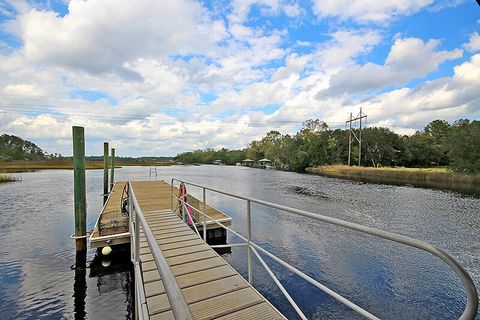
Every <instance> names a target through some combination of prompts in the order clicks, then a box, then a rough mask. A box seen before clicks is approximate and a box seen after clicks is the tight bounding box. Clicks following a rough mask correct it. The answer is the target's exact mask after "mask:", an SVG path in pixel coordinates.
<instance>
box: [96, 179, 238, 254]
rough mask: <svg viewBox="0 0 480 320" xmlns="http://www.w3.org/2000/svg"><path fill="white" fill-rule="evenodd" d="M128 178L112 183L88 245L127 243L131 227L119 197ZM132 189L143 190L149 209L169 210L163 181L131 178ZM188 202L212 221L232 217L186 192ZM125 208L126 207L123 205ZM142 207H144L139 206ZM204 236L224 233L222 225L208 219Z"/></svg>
mask: <svg viewBox="0 0 480 320" xmlns="http://www.w3.org/2000/svg"><path fill="white" fill-rule="evenodd" d="M126 185H127V182H125V181H121V182H116V183H115V184H114V185H113V188H112V191H111V192H110V194H109V196H108V199H107V201H106V203H105V205H104V206H103V208H102V211H101V212H100V215H99V217H98V219H97V222H96V223H95V227H94V228H93V231H92V233H91V235H90V247H91V248H103V247H105V246H106V245H110V246H111V245H118V244H126V243H130V231H129V228H128V215H127V214H126V212H125V210H123V211H122V197H123V199H124V198H125V197H126V190H125V187H126ZM134 185H135V190H138V193H139V194H142V195H144V194H146V198H145V200H148V201H146V202H145V203H144V206H145V209H144V210H147V211H148V210H150V209H152V208H154V209H155V210H172V208H171V205H172V202H171V198H172V197H171V196H170V193H171V191H172V190H171V186H170V185H169V184H168V183H166V182H164V181H137V182H134ZM174 192H175V194H176V195H178V188H174ZM176 202H177V201H174V203H173V205H174V208H173V211H174V212H175V213H177V214H180V213H179V209H178V208H177V204H176ZM188 203H189V204H191V205H192V206H193V207H195V208H197V209H201V210H202V211H203V212H205V213H207V214H208V215H209V216H210V217H212V218H213V219H214V220H215V221H217V222H220V223H222V224H223V225H225V226H227V227H228V226H230V225H231V221H232V218H230V217H229V216H228V215H226V214H225V213H223V212H221V211H219V210H217V209H215V208H213V207H211V206H208V205H205V204H204V203H203V202H201V201H199V200H198V199H196V198H195V197H193V196H189V198H188ZM124 209H125V208H124ZM142 210H143V207H142ZM197 221H199V222H198V223H197V228H198V230H200V231H202V230H203V220H202V217H197ZM206 225H207V230H208V233H207V239H209V238H215V237H218V236H220V237H223V236H225V230H224V229H223V228H221V227H220V226H219V225H218V224H217V223H215V222H214V221H212V220H210V219H207V221H206Z"/></svg>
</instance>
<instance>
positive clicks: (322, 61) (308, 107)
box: [0, 0, 480, 156]
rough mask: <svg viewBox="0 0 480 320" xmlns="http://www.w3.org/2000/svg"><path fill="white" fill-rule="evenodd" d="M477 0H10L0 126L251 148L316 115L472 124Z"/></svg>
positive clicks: (478, 87) (92, 137)
mask: <svg viewBox="0 0 480 320" xmlns="http://www.w3.org/2000/svg"><path fill="white" fill-rule="evenodd" d="M479 32H480V7H479V6H478V5H477V3H476V2H475V1H473V0H470V1H469V0H455V1H446V0H441V1H435V0H390V1H384V2H379V1H373V0H358V1H347V0H335V1H334V0H310V1H295V0H259V1H256V0H242V1H221V0H216V1H201V2H200V1H191V0H178V1H171V2H169V1H158V2H151V1H147V0H135V1H134V0H121V1H120V0H86V1H84V0H72V1H59V0H50V1H25V0H3V1H1V2H0V74H1V76H0V132H2V133H9V134H17V135H20V136H22V137H24V138H26V139H30V140H32V141H34V142H37V143H38V144H39V145H40V146H41V147H42V148H44V149H45V150H47V151H48V152H51V153H54V152H57V153H62V154H71V142H70V135H71V126H72V125H83V126H85V129H86V135H87V136H86V138H87V153H88V154H100V153H101V152H102V143H103V141H104V140H106V141H110V142H111V143H112V144H113V145H115V146H116V147H117V150H118V152H119V154H120V155H133V156H138V155H175V154H176V153H178V152H182V151H186V150H191V149H197V148H207V147H212V148H222V147H226V148H242V147H245V146H246V145H248V143H249V142H250V141H251V140H253V139H259V138H261V137H262V136H263V135H265V133H267V132H268V131H270V130H273V129H275V130H279V131H280V132H282V133H285V134H286V133H294V132H295V131H296V130H298V128H299V127H301V123H302V122H303V121H305V120H307V119H311V118H319V119H321V120H324V121H326V122H327V123H328V124H329V125H330V127H333V128H337V127H340V128H342V127H344V122H345V120H346V118H347V116H348V114H349V113H350V112H353V113H357V112H358V110H359V108H360V107H362V108H363V110H364V112H365V113H366V114H367V115H368V124H369V125H370V126H384V127H389V128H390V129H392V130H394V131H396V132H398V133H401V134H412V133H414V132H415V131H416V130H421V129H422V128H423V127H424V126H425V124H427V123H428V122H429V121H432V120H435V119H445V120H448V121H451V122H452V121H455V120H456V119H460V118H468V119H478V118H479V110H480V99H479V98H480V93H479V92H480V81H479V80H480V35H479Z"/></svg>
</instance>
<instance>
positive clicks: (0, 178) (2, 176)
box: [0, 172, 21, 183]
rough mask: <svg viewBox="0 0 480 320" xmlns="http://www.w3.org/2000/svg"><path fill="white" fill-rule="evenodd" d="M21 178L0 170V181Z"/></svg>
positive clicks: (11, 180)
mask: <svg viewBox="0 0 480 320" xmlns="http://www.w3.org/2000/svg"><path fill="white" fill-rule="evenodd" d="M20 179H21V178H20V176H17V175H12V174H10V173H6V172H0V183H4V182H13V181H19V180H20Z"/></svg>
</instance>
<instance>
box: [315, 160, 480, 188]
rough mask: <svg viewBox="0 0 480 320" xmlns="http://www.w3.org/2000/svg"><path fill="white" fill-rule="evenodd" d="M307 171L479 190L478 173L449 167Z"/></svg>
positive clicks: (330, 167)
mask: <svg viewBox="0 0 480 320" xmlns="http://www.w3.org/2000/svg"><path fill="white" fill-rule="evenodd" d="M307 172H309V173H315V174H321V175H325V176H331V177H337V178H345V179H351V180H357V181H365V182H374V183H385V184H413V185H419V186H426V187H434V188H448V189H455V190H457V189H460V190H463V189H465V190H473V191H476V192H477V191H480V175H479V174H463V173H456V172H452V171H449V169H448V168H444V167H439V168H371V167H349V166H321V167H314V168H307Z"/></svg>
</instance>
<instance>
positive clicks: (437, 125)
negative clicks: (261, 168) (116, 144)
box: [175, 119, 480, 173]
mask: <svg viewBox="0 0 480 320" xmlns="http://www.w3.org/2000/svg"><path fill="white" fill-rule="evenodd" d="M355 132H356V134H357V135H358V134H359V132H358V129H357V130H356V131H355ZM348 137H349V130H345V129H330V128H329V127H328V125H327V124H326V123H325V122H323V121H320V120H318V119H310V120H307V121H305V122H304V123H303V125H302V128H301V129H300V130H299V131H298V132H297V133H296V134H293V135H290V134H281V133H280V132H278V131H276V130H272V131H270V132H268V133H267V134H266V135H265V136H264V137H263V138H262V139H260V140H254V141H252V142H251V143H250V144H249V145H248V147H246V148H244V149H241V150H228V149H220V150H214V149H206V150H195V151H192V152H184V153H181V154H178V155H177V156H176V157H175V160H176V161H181V162H182V163H190V164H191V163H212V162H213V161H214V160H222V161H223V162H224V163H226V164H231V165H233V164H236V163H239V162H241V161H242V160H244V159H246V158H249V159H252V160H259V159H262V158H268V159H270V160H271V161H272V164H273V165H274V166H275V167H277V168H279V169H283V170H290V171H303V170H305V168H306V167H311V166H323V165H345V164H347V162H348ZM479 137H480V121H476V120H475V121H470V120H467V119H460V120H457V121H455V122H453V123H452V124H450V123H448V122H447V121H444V120H434V121H432V122H430V123H428V124H427V125H426V126H425V128H424V129H423V130H421V131H417V132H416V133H415V134H413V135H410V136H409V135H399V134H397V133H395V132H393V131H391V130H390V129H388V128H382V127H369V128H364V129H363V130H362V150H361V159H360V164H361V165H362V166H372V167H387V166H402V167H435V166H448V167H450V168H451V169H452V170H454V171H457V172H467V173H472V172H480V140H479ZM354 141H355V140H354ZM358 154H359V147H358V143H352V153H351V158H352V160H351V161H352V162H351V163H352V164H358Z"/></svg>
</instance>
